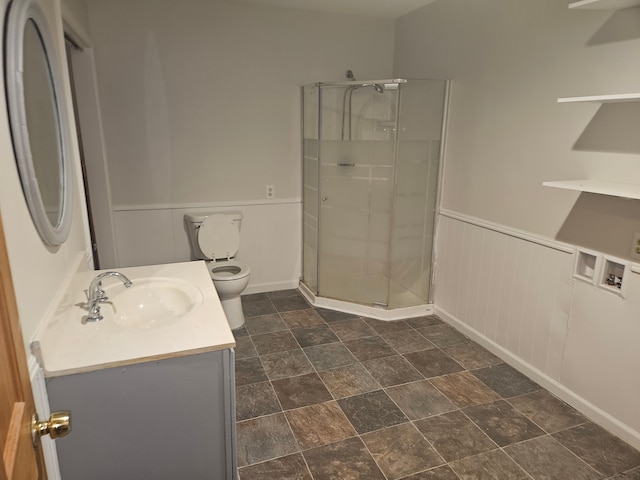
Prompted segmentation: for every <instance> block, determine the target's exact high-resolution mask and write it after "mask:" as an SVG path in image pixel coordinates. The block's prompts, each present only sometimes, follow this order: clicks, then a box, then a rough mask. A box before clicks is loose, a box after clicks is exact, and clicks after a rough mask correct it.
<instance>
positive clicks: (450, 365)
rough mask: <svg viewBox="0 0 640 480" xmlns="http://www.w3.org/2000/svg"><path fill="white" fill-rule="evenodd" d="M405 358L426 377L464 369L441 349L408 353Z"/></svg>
mask: <svg viewBox="0 0 640 480" xmlns="http://www.w3.org/2000/svg"><path fill="white" fill-rule="evenodd" d="M404 358H406V359H407V360H409V362H410V363H411V364H412V365H413V366H414V367H416V369H417V370H418V371H419V372H420V373H421V374H422V375H424V376H425V377H426V378H431V377H439V376H440V375H446V374H448V373H455V372H459V371H461V370H464V369H463V368H462V366H461V365H460V364H458V363H457V362H456V361H455V360H453V359H452V358H451V357H449V356H448V355H447V354H446V353H444V352H443V351H442V350H439V349H436V350H422V351H420V352H413V353H407V354H406V355H405V356H404Z"/></svg>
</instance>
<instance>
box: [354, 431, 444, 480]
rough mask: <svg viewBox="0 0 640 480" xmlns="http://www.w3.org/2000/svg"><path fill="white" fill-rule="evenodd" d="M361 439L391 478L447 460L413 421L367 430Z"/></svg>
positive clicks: (381, 468)
mask: <svg viewBox="0 0 640 480" xmlns="http://www.w3.org/2000/svg"><path fill="white" fill-rule="evenodd" d="M362 440H363V441H364V443H365V445H366V446H367V448H368V449H369V452H371V455H373V459H374V460H375V461H376V463H377V464H378V467H380V470H382V473H384V474H385V475H386V477H387V478H388V479H389V480H396V479H399V478H402V477H405V476H407V475H410V474H412V473H416V472H420V471H422V470H426V469H428V468H433V467H436V466H438V465H442V464H443V463H444V460H443V459H442V457H441V456H440V455H438V453H437V452H436V451H435V450H434V449H433V447H432V446H431V445H429V442H427V441H426V440H425V438H424V437H423V436H422V435H421V434H420V432H418V430H416V427H414V426H413V425H412V424H410V423H405V424H403V425H398V426H396V427H391V428H386V429H384V430H378V431H377V432H372V433H367V434H365V435H363V436H362Z"/></svg>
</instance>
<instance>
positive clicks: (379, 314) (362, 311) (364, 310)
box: [298, 282, 433, 320]
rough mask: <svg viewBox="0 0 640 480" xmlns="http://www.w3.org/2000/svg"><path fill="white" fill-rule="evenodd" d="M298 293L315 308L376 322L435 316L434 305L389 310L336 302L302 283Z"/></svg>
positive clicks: (375, 306) (383, 307) (382, 306)
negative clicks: (316, 293) (371, 319)
mask: <svg viewBox="0 0 640 480" xmlns="http://www.w3.org/2000/svg"><path fill="white" fill-rule="evenodd" d="M298 291H299V292H300V293H301V294H302V295H303V296H304V298H306V299H307V301H308V302H309V303H310V304H311V305H313V306H314V307H318V308H327V309H329V310H337V311H339V312H345V313H352V314H354V315H358V316H362V317H367V318H374V319H376V320H400V319H403V318H415V317H423V316H425V315H433V305H432V304H424V305H416V306H413V307H403V308H393V309H390V310H387V309H386V304H382V303H378V302H376V303H374V304H371V305H363V304H359V303H352V302H345V301H343V300H336V299H334V298H326V297H319V296H316V295H315V294H314V293H313V292H312V291H311V290H309V287H307V286H306V285H305V284H304V283H303V282H300V284H299V286H298ZM378 305H380V306H378Z"/></svg>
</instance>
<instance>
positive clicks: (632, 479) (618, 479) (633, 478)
mask: <svg viewBox="0 0 640 480" xmlns="http://www.w3.org/2000/svg"><path fill="white" fill-rule="evenodd" d="M611 480H640V468H634V469H633V470H629V471H628V472H625V473H621V474H619V475H616V476H615V477H611Z"/></svg>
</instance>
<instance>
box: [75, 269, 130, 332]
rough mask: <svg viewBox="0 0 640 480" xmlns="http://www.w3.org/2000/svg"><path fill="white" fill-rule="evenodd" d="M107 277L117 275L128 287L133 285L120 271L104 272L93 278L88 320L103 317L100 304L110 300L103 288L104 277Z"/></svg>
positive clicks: (89, 294)
mask: <svg viewBox="0 0 640 480" xmlns="http://www.w3.org/2000/svg"><path fill="white" fill-rule="evenodd" d="M107 277H116V278H117V279H119V280H120V281H121V282H122V283H124V286H125V287H127V288H129V287H130V286H131V285H133V284H132V283H131V280H129V279H128V278H127V277H125V276H124V275H123V274H121V273H120V272H104V273H101V274H100V275H98V276H97V277H96V278H94V279H93V280H91V285H89V291H88V297H89V301H88V310H89V315H87V319H86V321H87V322H99V321H100V320H102V318H103V317H102V315H100V304H101V303H104V302H106V301H107V300H109V298H108V297H107V295H106V294H105V293H104V290H103V289H102V279H103V278H107Z"/></svg>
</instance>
